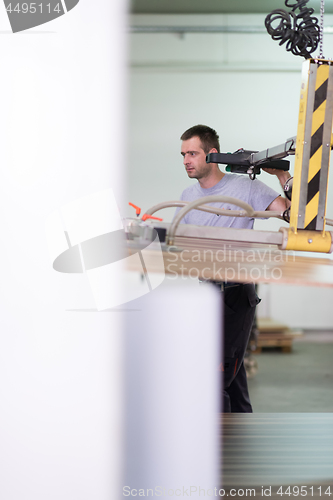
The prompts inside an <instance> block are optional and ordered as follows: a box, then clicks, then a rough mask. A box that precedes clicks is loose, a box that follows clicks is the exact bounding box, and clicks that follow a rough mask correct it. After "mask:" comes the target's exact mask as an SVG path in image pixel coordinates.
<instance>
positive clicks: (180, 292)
mask: <svg viewBox="0 0 333 500" xmlns="http://www.w3.org/2000/svg"><path fill="white" fill-rule="evenodd" d="M221 316H222V315H221V296H220V294H219V293H218V292H217V291H216V290H215V288H213V287H212V288H211V287H210V286H200V287H198V286H194V285H193V284H192V285H191V284H182V285H181V284H179V282H177V284H175V285H174V286H165V287H164V286H162V287H161V288H158V289H156V290H154V291H153V292H151V293H150V294H148V295H146V296H145V297H142V298H141V299H138V300H136V301H135V302H132V307H131V309H130V310H128V311H127V313H126V319H125V321H126V356H125V370H126V473H125V483H124V490H123V492H124V496H128V497H129V498H131V497H134V496H135V494H137V496H139V494H140V490H141V495H142V496H143V493H144V494H145V495H146V496H148V493H147V491H148V490H153V493H154V495H155V496H156V497H157V496H161V497H163V498H164V497H167V498H172V497H174V498H175V497H184V498H187V497H188V496H191V498H193V499H199V498H202V497H203V496H206V497H207V496H214V495H213V494H212V492H213V491H214V488H215V487H216V488H217V489H218V486H219V474H218V462H219V461H218V450H219V445H220V442H219V435H218V411H219V397H220V392H219V377H218V376H219V374H220V372H219V371H218V366H219V363H220V361H221V324H220V318H221ZM200 488H201V494H200ZM208 490H209V493H208ZM204 491H205V495H204ZM186 492H187V493H186ZM190 493H191V495H190ZM149 495H151V496H153V495H152V491H149Z"/></svg>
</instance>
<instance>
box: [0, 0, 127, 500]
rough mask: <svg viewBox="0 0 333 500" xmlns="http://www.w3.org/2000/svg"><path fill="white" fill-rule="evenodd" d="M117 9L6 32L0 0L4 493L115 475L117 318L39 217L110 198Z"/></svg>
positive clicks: (43, 491)
mask: <svg viewBox="0 0 333 500" xmlns="http://www.w3.org/2000/svg"><path fill="white" fill-rule="evenodd" d="M125 8H126V5H125V2H123V1H121V0H119V1H113V2H109V0H98V2H95V3H92V2H89V1H85V0H82V1H80V2H79V3H78V5H77V6H76V7H75V8H74V9H73V10H71V11H70V12H68V13H67V14H66V15H64V16H62V17H60V18H58V19H57V20H55V21H52V22H50V23H49V24H47V25H43V26H38V27H37V28H36V29H33V30H29V31H27V32H20V33H16V34H12V33H11V31H10V26H9V22H8V18H7V15H6V10H5V8H4V5H3V3H2V7H1V9H0V55H1V67H2V73H1V83H0V89H1V92H0V107H1V116H0V132H1V138H2V141H1V148H0V159H1V174H2V175H1V183H0V206H1V214H2V217H1V247H0V263H1V264H0V267H1V286H0V341H1V350H0V400H1V412H0V442H1V451H0V467H1V471H2V472H1V483H0V497H1V498H2V499H6V500H7V499H9V498H10V499H13V500H18V499H23V498H24V499H26V500H30V499H34V500H42V499H43V500H44V499H45V498H47V499H49V500H55V499H59V498H61V499H62V500H67V499H68V500H69V499H73V498H80V499H82V500H88V499H91V498H98V499H99V500H102V499H110V498H118V497H119V490H120V488H121V486H122V484H121V482H122V444H123V441H122V417H123V415H122V397H121V396H122V394H121V387H120V384H119V380H120V375H121V373H122V372H121V356H120V353H121V339H122V336H121V331H120V320H119V316H118V315H112V314H99V313H97V311H96V306H95V305H94V303H93V298H92V296H91V293H90V292H89V288H88V283H87V281H86V279H85V276H84V275H73V274H72V275H70V274H61V273H57V272H55V271H54V270H53V268H52V264H53V262H52V260H51V258H50V255H49V252H48V247H47V238H46V234H45V225H46V221H47V219H48V216H49V214H50V213H51V212H53V211H54V210H59V209H60V208H61V207H62V206H63V205H64V204H66V203H69V202H71V201H74V200H76V199H77V198H80V197H82V196H85V195H88V194H92V193H95V192H98V191H100V190H103V189H105V188H107V187H110V188H112V189H113V190H114V191H115V192H116V194H117V196H118V199H119V200H121V190H122V182H123V181H122V171H123V168H122V160H121V156H122V155H121V151H122V149H123V147H122V146H121V144H122V141H123V138H124V134H123V119H124V111H123V108H124V101H125V94H124V86H125V78H124V77H125V62H124V61H125V53H124V51H125V47H124V46H125V44H124V33H125ZM116 146H117V147H118V149H117V147H116ZM110 287H114V288H115V289H116V287H117V283H116V282H113V283H110ZM87 307H88V308H89V307H90V308H94V307H95V311H92V310H91V311H90V312H88V311H84V309H85V308H87ZM73 309H76V311H75V310H73ZM79 309H81V310H79ZM82 309H83V310H82Z"/></svg>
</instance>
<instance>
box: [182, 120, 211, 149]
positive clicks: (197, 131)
mask: <svg viewBox="0 0 333 500" xmlns="http://www.w3.org/2000/svg"><path fill="white" fill-rule="evenodd" d="M192 137H199V139H200V142H201V144H202V149H203V150H204V152H205V153H206V154H208V153H209V151H210V150H211V149H213V148H215V149H217V151H218V152H220V143H219V136H218V135H217V132H216V131H215V130H214V129H213V128H210V127H207V126H206V125H194V127H191V128H189V129H188V130H186V132H184V133H183V135H182V136H181V138H180V140H181V141H188V140H189V139H192Z"/></svg>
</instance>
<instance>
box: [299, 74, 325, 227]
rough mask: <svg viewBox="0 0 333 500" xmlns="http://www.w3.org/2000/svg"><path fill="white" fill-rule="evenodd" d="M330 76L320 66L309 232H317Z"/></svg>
mask: <svg viewBox="0 0 333 500" xmlns="http://www.w3.org/2000/svg"><path fill="white" fill-rule="evenodd" d="M328 75H329V65H326V64H325V65H324V64H323V65H320V66H318V69H317V77H316V86H315V98H314V106H313V117H312V129H311V145H310V160H309V172H308V186H307V187H308V189H307V199H306V207H305V219H304V229H309V230H315V229H316V225H317V215H318V206H319V186H320V171H321V160H322V153H323V133H324V121H325V111H326V100H327V88H328Z"/></svg>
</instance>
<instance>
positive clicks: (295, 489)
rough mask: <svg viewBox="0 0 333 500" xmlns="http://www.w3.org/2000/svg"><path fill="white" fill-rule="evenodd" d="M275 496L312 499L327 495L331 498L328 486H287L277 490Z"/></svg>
mask: <svg viewBox="0 0 333 500" xmlns="http://www.w3.org/2000/svg"><path fill="white" fill-rule="evenodd" d="M276 494H277V495H281V496H283V495H287V496H293V497H298V496H301V497H306V496H309V497H313V496H316V497H317V496H320V497H321V496H324V495H328V496H331V495H332V493H331V487H330V486H324V487H321V486H288V487H284V488H283V487H282V486H280V488H279V489H278V490H277V492H276Z"/></svg>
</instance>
